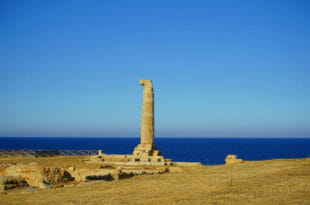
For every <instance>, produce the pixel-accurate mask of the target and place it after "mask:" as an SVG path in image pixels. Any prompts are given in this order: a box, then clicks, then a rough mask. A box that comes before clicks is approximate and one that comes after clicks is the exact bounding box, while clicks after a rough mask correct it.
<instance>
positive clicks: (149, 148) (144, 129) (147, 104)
mask: <svg viewBox="0 0 310 205" xmlns="http://www.w3.org/2000/svg"><path fill="white" fill-rule="evenodd" d="M140 84H141V85H142V86H143V87H144V88H143V105H142V123H141V142H140V144H139V145H138V146H137V147H136V148H135V150H134V152H133V155H134V156H138V157H140V156H160V155H161V152H160V151H158V150H157V148H156V146H155V144H154V90H153V85H152V81H151V80H140Z"/></svg>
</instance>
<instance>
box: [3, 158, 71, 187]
mask: <svg viewBox="0 0 310 205" xmlns="http://www.w3.org/2000/svg"><path fill="white" fill-rule="evenodd" d="M0 174H1V175H2V176H15V177H22V178H24V179H25V181H26V182H27V184H28V185H30V186H33V187H38V188H41V189H45V188H50V187H49V186H48V185H50V184H58V183H64V182H68V181H72V180H73V178H72V177H71V175H70V174H69V172H67V171H66V170H64V169H63V168H56V167H45V168H43V167H41V166H39V165H38V164H37V163H30V164H20V163H19V164H16V165H9V166H7V167H5V168H4V169H3V170H2V171H1V172H0Z"/></svg>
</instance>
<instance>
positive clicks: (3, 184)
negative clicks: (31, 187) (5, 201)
mask: <svg viewBox="0 0 310 205" xmlns="http://www.w3.org/2000/svg"><path fill="white" fill-rule="evenodd" d="M26 186H28V184H27V182H26V181H25V179H24V178H22V177H13V176H0V191H4V190H8V189H12V188H16V187H26Z"/></svg>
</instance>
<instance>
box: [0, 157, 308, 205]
mask: <svg viewBox="0 0 310 205" xmlns="http://www.w3.org/2000/svg"><path fill="white" fill-rule="evenodd" d="M46 159H47V158H45V159H38V160H42V162H39V163H46V165H49V166H52V165H54V166H55V165H57V166H69V165H68V163H69V164H70V163H71V164H75V165H77V166H83V162H82V161H81V160H80V159H77V158H73V159H71V158H62V159H61V160H60V158H59V157H55V158H49V160H46ZM29 161H34V160H33V159H30V160H29ZM4 162H6V163H7V162H8V161H5V160H4V159H2V160H1V159H0V163H4ZM84 166H85V165H84ZM0 204H33V205H35V204H310V159H309V158H306V159H291V160H270V161H257V162H246V163H243V164H234V165H230V166H225V165H220V166H206V167H202V168H178V167H177V168H174V169H171V172H170V173H168V174H163V175H148V176H137V177H133V178H130V179H125V180H118V181H109V182H108V181H93V182H88V183H83V184H81V185H80V186H74V187H64V188H57V189H49V190H39V191H36V192H33V193H16V192H12V193H8V194H0Z"/></svg>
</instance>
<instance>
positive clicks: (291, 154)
mask: <svg viewBox="0 0 310 205" xmlns="http://www.w3.org/2000/svg"><path fill="white" fill-rule="evenodd" d="M139 142H140V139H139V138H86V137H85V138H61V137H54V138H52V137H41V138H39V137H0V149H51V150H99V149H101V150H103V153H106V154H131V153H132V151H133V149H134V147H135V146H137V145H138V144H139ZM155 144H156V145H157V148H158V149H159V150H161V151H162V153H163V155H164V156H165V157H166V158H171V159H173V160H174V161H185V162H201V163H203V164H209V165H214V164H224V163H225V157H226V155H227V154H236V155H238V158H242V159H244V160H268V159H284V158H304V157H310V138H297V139H295V138H294V139H293V138H268V139H266V138H156V140H155Z"/></svg>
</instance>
